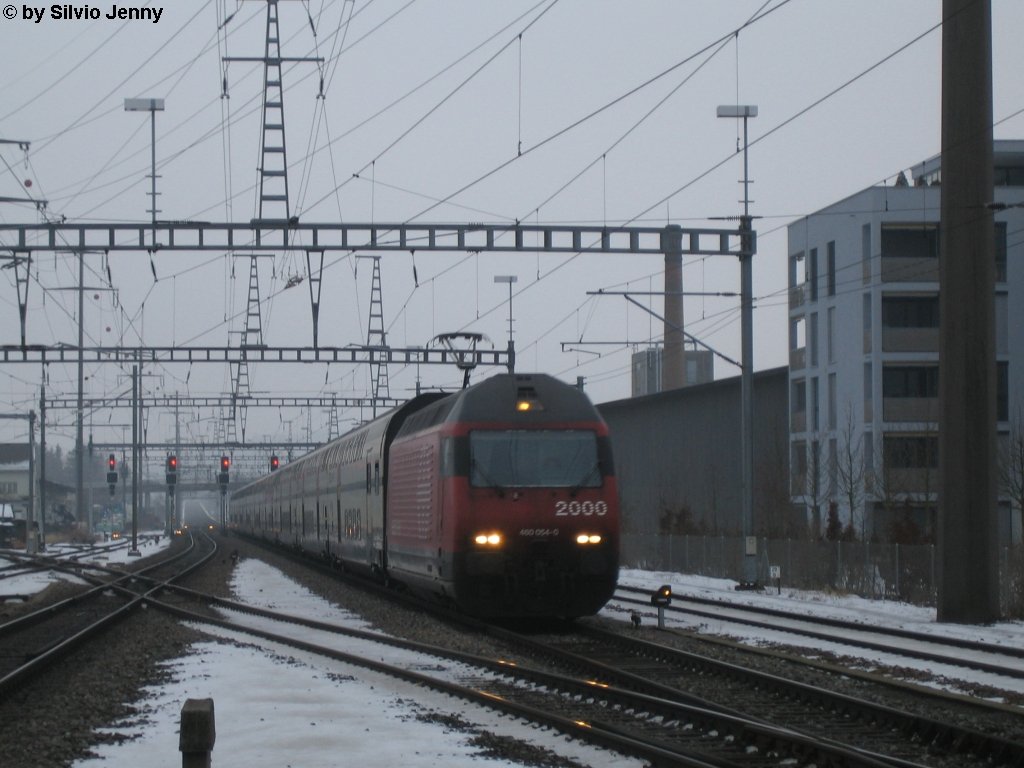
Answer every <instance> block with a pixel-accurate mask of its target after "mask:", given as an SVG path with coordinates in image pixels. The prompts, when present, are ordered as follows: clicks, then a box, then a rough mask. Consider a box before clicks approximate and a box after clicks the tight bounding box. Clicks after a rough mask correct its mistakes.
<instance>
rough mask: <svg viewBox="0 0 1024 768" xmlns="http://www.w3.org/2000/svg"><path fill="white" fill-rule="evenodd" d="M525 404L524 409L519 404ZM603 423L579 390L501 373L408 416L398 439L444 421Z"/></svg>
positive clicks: (541, 377) (548, 379) (549, 379)
mask: <svg viewBox="0 0 1024 768" xmlns="http://www.w3.org/2000/svg"><path fill="white" fill-rule="evenodd" d="M524 403H525V404H528V405H529V407H527V408H526V409H525V410H524V407H523V405H522V404H524ZM509 420H515V421H517V422H521V423H524V424H537V423H543V422H549V421H592V422H600V421H602V418H601V415H600V413H598V410H597V408H595V407H594V405H593V403H591V402H590V399H589V398H588V397H587V396H586V395H585V394H584V393H583V392H581V391H580V390H579V389H578V388H576V387H574V386H571V385H569V384H566V383H565V382H563V381H559V380H558V379H556V378H555V377H554V376H549V375H548V374H545V373H504V374H499V375H497V376H492V377H490V378H488V379H484V380H483V381H481V382H480V383H479V384H474V385H473V386H471V387H467V388H466V389H464V390H461V391H460V392H455V393H452V394H451V395H450V396H449V397H446V398H444V399H443V400H439V401H436V402H434V403H431V404H429V405H427V406H426V407H424V408H422V409H421V410H419V411H418V412H416V413H413V414H411V415H410V416H409V417H408V418H407V419H406V420H405V423H404V424H403V425H402V428H401V430H400V431H399V432H398V436H399V437H400V436H402V435H406V434H411V433H414V432H419V431H420V430H423V429H427V428H429V427H431V426H434V425H436V424H440V423H442V422H446V421H476V422H481V421H509Z"/></svg>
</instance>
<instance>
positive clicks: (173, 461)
mask: <svg viewBox="0 0 1024 768" xmlns="http://www.w3.org/2000/svg"><path fill="white" fill-rule="evenodd" d="M177 469H178V457H177V456H168V457H167V471H168V472H175V471H177Z"/></svg>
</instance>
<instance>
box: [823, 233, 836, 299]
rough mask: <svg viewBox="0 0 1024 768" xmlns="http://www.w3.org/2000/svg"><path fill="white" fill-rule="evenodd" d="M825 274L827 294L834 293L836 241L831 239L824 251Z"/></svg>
mask: <svg viewBox="0 0 1024 768" xmlns="http://www.w3.org/2000/svg"><path fill="white" fill-rule="evenodd" d="M825 258H826V262H827V263H826V270H827V272H828V274H827V275H826V280H827V285H828V295H829V296H835V295H836V241H835V240H832V241H830V242H829V244H828V250H827V252H826V256H825Z"/></svg>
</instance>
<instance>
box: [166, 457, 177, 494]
mask: <svg viewBox="0 0 1024 768" xmlns="http://www.w3.org/2000/svg"><path fill="white" fill-rule="evenodd" d="M177 482H178V457H177V456H168V457H167V493H169V494H170V495H171V496H173V495H174V486H175V485H176V484H177Z"/></svg>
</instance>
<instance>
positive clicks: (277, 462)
mask: <svg viewBox="0 0 1024 768" xmlns="http://www.w3.org/2000/svg"><path fill="white" fill-rule="evenodd" d="M280 466H281V462H280V460H279V459H278V458H277V456H271V457H270V471H271V472H273V471H274V470H276V469H277V468H278V467H280Z"/></svg>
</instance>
